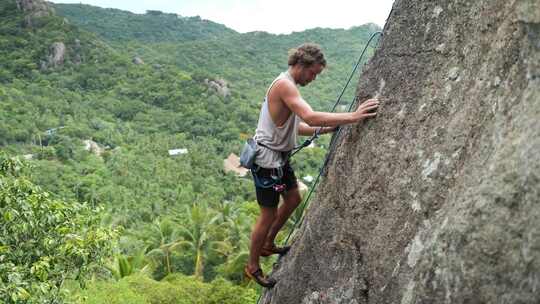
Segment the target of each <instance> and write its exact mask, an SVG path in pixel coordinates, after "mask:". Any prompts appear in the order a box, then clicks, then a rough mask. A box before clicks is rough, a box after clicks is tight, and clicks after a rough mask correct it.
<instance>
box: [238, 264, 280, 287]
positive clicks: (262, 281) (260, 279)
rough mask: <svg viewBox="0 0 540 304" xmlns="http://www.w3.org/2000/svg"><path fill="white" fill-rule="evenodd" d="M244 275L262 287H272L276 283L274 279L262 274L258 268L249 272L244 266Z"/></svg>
mask: <svg viewBox="0 0 540 304" xmlns="http://www.w3.org/2000/svg"><path fill="white" fill-rule="evenodd" d="M244 275H245V276H246V277H247V278H250V279H252V280H254V281H255V282H257V284H259V285H261V286H262V287H266V288H272V287H274V285H276V280H274V279H272V278H268V277H266V276H265V275H264V274H263V272H262V269H260V268H259V269H257V270H255V271H253V272H250V271H249V269H248V268H247V266H246V267H245V268H244Z"/></svg>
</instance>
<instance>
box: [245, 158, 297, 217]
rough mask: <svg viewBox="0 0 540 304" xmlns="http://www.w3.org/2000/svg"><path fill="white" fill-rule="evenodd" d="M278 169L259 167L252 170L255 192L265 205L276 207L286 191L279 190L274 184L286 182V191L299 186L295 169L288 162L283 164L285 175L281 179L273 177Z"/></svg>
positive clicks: (260, 201) (258, 200) (259, 200)
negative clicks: (281, 195)
mask: <svg viewBox="0 0 540 304" xmlns="http://www.w3.org/2000/svg"><path fill="white" fill-rule="evenodd" d="M276 170H277V169H266V168H258V169H257V170H251V174H252V175H253V179H254V182H255V192H256V193H257V202H258V203H259V205H261V206H263V207H269V208H276V207H277V206H278V204H279V195H280V194H282V193H284V192H277V191H276V190H275V189H274V187H273V185H274V184H276V183H278V184H284V185H285V192H286V191H289V190H292V189H295V188H298V182H297V180H296V176H295V175H294V170H293V168H292V167H291V165H290V164H289V162H287V164H285V166H283V169H282V170H283V176H282V177H281V180H280V181H277V180H276V179H274V178H272V175H274V176H275V175H276V173H277V172H276Z"/></svg>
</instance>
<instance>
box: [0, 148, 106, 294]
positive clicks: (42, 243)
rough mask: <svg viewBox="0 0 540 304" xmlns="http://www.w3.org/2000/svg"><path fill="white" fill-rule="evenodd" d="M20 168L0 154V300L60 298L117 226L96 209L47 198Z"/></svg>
mask: <svg viewBox="0 0 540 304" xmlns="http://www.w3.org/2000/svg"><path fill="white" fill-rule="evenodd" d="M25 170H27V166H26V165H25V164H24V163H22V162H20V161H19V160H17V159H11V158H7V157H5V156H0V216H1V217H2V222H1V225H0V244H1V245H0V302H2V303H38V302H39V303H43V302H47V303H62V302H63V301H62V295H61V293H60V290H61V287H62V285H63V283H64V281H65V280H67V279H74V280H77V281H79V282H81V283H84V279H85V277H86V275H87V274H88V273H90V272H91V269H92V268H93V267H95V266H100V265H102V262H103V258H104V257H105V256H107V255H108V254H109V253H110V252H111V241H112V240H113V239H114V238H115V236H116V232H115V231H113V230H110V229H107V228H103V227H100V225H99V221H100V214H101V210H100V209H92V208H90V207H89V206H87V205H86V204H81V203H78V202H71V203H67V202H64V201H61V200H56V199H52V198H51V195H50V194H49V193H47V192H44V191H43V190H41V189H40V188H39V187H37V186H35V185H34V184H32V182H31V181H30V180H28V179H27V178H26V177H25V176H24V175H23V174H24V173H25Z"/></svg>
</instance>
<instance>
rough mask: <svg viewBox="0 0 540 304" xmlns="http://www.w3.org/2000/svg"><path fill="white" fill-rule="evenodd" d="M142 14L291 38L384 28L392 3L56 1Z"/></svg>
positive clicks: (364, 0) (336, 0)
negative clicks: (317, 31)
mask: <svg viewBox="0 0 540 304" xmlns="http://www.w3.org/2000/svg"><path fill="white" fill-rule="evenodd" d="M52 2H54V3H83V4H89V5H94V6H99V7H103V8H117V9H121V10H126V11H130V12H133V13H138V14H143V13H145V12H146V11H147V10H158V11H162V12H165V13H175V14H178V15H181V16H186V17H191V16H200V17H201V18H203V19H208V20H211V21H214V22H217V23H221V24H224V25H226V26H227V27H229V28H232V29H234V30H235V31H238V32H240V33H245V32H251V31H265V32H269V33H273V34H290V33H291V32H299V31H303V30H306V29H310V28H315V27H329V28H344V29H348V28H350V27H351V26H358V25H362V24H365V23H370V22H371V23H375V24H378V25H379V26H381V27H382V26H384V23H385V22H386V18H387V17H388V14H389V13H390V10H391V8H392V3H393V2H394V1H393V0H375V1H373V0H371V1H368V0H356V1H354V0H332V1H314V0H176V1H174V0H142V1H141V0H114V1H107V0H76V1H72V0H53V1H52Z"/></svg>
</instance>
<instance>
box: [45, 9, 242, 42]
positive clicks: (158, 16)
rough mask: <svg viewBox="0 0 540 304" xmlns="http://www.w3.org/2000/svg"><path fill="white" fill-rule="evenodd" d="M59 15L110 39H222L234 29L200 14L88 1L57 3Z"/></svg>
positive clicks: (153, 40) (172, 40)
mask: <svg viewBox="0 0 540 304" xmlns="http://www.w3.org/2000/svg"><path fill="white" fill-rule="evenodd" d="M54 8H55V10H56V12H57V14H58V15H60V16H65V17H67V18H68V19H69V20H73V21H74V22H75V23H76V24H77V25H79V26H81V27H83V28H85V29H87V30H88V31H90V32H93V33H96V34H98V35H99V36H100V37H102V38H104V39H106V40H109V41H122V42H127V41H132V40H135V41H139V42H143V43H154V42H183V41H191V40H200V39H220V38H223V37H224V36H226V35H234V34H236V32H235V31H233V30H231V29H229V28H227V27H226V26H224V25H222V24H218V23H215V22H212V21H209V20H203V19H201V18H200V17H198V16H197V17H183V16H179V15H177V14H169V13H163V12H160V11H148V12H147V13H146V14H134V13H131V12H127V11H122V10H118V9H111V8H108V9H103V8H100V7H96V6H91V5H85V4H60V3H59V4H54Z"/></svg>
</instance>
